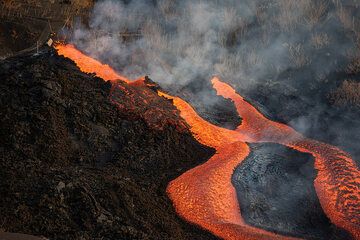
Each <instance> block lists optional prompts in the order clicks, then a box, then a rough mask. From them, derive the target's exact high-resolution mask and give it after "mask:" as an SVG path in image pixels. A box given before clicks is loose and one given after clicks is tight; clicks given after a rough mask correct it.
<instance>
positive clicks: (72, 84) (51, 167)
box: [0, 50, 214, 239]
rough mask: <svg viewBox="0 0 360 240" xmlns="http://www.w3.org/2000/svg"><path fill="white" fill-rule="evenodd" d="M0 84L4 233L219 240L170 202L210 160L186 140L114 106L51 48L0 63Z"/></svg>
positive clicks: (103, 88) (101, 87)
mask: <svg viewBox="0 0 360 240" xmlns="http://www.w3.org/2000/svg"><path fill="white" fill-rule="evenodd" d="M0 80H1V81H0V103H1V112H0V196H1V198H0V212H1V219H0V221H1V222H0V226H1V228H2V229H3V230H4V231H8V232H19V233H27V234H32V235H37V236H44V237H47V238H51V239H213V238H214V237H213V236H212V235H211V234H209V233H207V232H205V231H203V230H201V229H199V228H197V227H195V226H192V225H191V224H189V223H186V222H185V221H184V220H182V219H181V218H180V217H178V215H177V214H176V212H175V210H174V208H173V206H172V204H171V201H170V200H169V199H168V197H167V195H166V186H167V184H168V183H169V181H171V180H172V179H174V178H176V177H177V176H179V175H180V174H181V173H183V172H185V171H186V170H188V169H191V168H193V167H195V166H196V165H198V164H200V163H201V162H202V161H205V160H207V159H208V158H209V157H210V156H211V154H213V151H212V150H211V149H209V148H206V147H204V146H202V145H200V144H199V143H197V142H196V141H195V140H194V138H193V137H192V136H191V135H190V134H189V133H188V132H184V131H182V132H181V131H178V130H177V129H176V126H174V125H172V124H168V125H165V126H164V128H163V129H162V130H159V129H156V128H153V127H151V126H150V125H149V124H147V123H146V122H145V121H144V119H143V118H142V117H141V116H136V113H134V114H132V112H131V110H130V109H120V108H118V107H117V106H116V105H115V104H113V103H112V102H111V101H110V99H109V94H110V90H111V84H110V83H108V82H105V81H103V80H102V79H100V78H97V77H94V76H92V75H88V74H84V73H82V72H81V71H79V69H78V68H77V67H76V66H75V65H74V64H73V62H71V61H70V60H66V59H64V58H62V57H59V56H57V54H56V53H54V52H53V51H52V50H47V51H45V52H42V53H40V54H39V55H27V56H21V57H16V58H9V59H7V60H4V61H2V62H0ZM124 86H125V87H126V85H124ZM153 94H156V93H155V92H154V93H153ZM133 97H136V96H133ZM121 100H123V101H125V100H126V98H121V94H118V95H117V101H121ZM135 102H136V101H135ZM159 102H160V103H161V104H158V105H159V106H158V107H159V108H162V109H163V112H166V109H172V111H173V112H172V113H171V114H175V113H176V109H175V108H174V107H173V106H172V104H171V103H170V102H168V101H159ZM162 105H164V107H163V106H162ZM174 116H176V114H175V115H174ZM175 120H176V119H175ZM178 120H179V119H178ZM179 121H180V120H179ZM173 123H174V124H176V121H175V122H173Z"/></svg>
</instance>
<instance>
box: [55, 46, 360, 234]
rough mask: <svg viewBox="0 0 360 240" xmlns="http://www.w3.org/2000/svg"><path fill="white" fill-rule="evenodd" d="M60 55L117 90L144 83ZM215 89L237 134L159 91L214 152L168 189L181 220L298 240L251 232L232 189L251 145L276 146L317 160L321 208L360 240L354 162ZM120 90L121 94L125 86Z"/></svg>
mask: <svg viewBox="0 0 360 240" xmlns="http://www.w3.org/2000/svg"><path fill="white" fill-rule="evenodd" d="M56 49H57V50H58V53H59V55H63V56H65V57H68V58H70V59H72V60H73V61H75V63H76V64H77V65H78V67H79V68H80V69H81V70H82V71H84V72H88V73H92V72H95V73H96V75H97V76H99V77H101V78H103V79H104V80H110V81H112V82H113V84H115V85H116V84H117V83H116V82H117V80H121V81H123V82H125V83H129V84H133V85H139V81H140V82H141V80H138V81H137V82H135V84H134V83H130V81H129V80H128V79H127V78H126V77H123V76H121V75H119V74H117V73H116V72H115V71H114V70H113V69H111V68H110V67H109V66H108V65H103V64H101V63H100V62H98V61H96V60H94V59H92V58H90V57H88V56H86V55H84V54H82V53H81V52H80V51H78V50H76V48H75V47H74V46H72V45H58V46H56ZM212 84H213V87H214V88H215V90H216V91H217V93H218V95H220V96H223V97H224V98H228V99H230V100H232V101H233V103H234V104H235V107H236V110H237V112H238V114H239V116H240V117H241V118H242V123H241V125H240V126H238V127H237V128H236V129H235V130H229V129H224V128H221V127H218V126H215V125H213V124H211V123H209V122H207V121H205V120H204V119H202V118H201V117H200V116H199V115H198V114H197V113H196V112H195V110H194V109H193V108H192V107H191V106H190V105H189V104H188V103H187V102H185V101H184V100H182V99H181V98H178V97H173V96H170V95H168V94H166V93H163V92H161V91H158V94H159V96H162V97H164V98H166V99H170V100H172V101H173V104H174V105H175V106H176V108H177V109H178V110H179V111H180V116H181V117H182V118H183V119H184V120H185V122H186V123H184V126H181V128H183V127H186V125H187V126H189V127H190V131H191V132H192V134H193V135H194V137H195V138H196V139H197V140H198V141H199V142H200V143H202V144H204V145H207V146H210V147H213V148H214V149H215V150H216V154H215V155H214V156H213V157H211V158H210V159H209V160H208V161H207V162H206V163H205V164H202V165H200V166H197V167H195V168H193V169H191V170H189V171H187V172H186V173H184V174H183V175H181V176H180V177H178V178H177V179H175V180H173V181H172V182H170V183H169V185H168V188H167V192H168V195H169V197H170V199H171V200H172V201H173V204H174V206H175V208H176V211H177V212H178V214H179V215H181V216H182V217H183V218H184V219H186V220H187V221H189V222H192V223H194V224H197V225H199V226H201V227H203V228H205V229H207V230H209V231H211V232H212V233H214V234H215V235H217V236H219V237H221V238H224V239H295V238H293V237H287V236H282V235H278V234H275V233H272V232H269V231H266V230H263V229H259V228H256V227H252V226H249V225H248V224H247V223H246V222H245V221H244V219H243V218H242V216H241V213H240V208H239V204H241V203H239V202H238V200H237V197H236V191H235V188H234V187H233V185H232V184H231V177H232V174H233V171H234V169H235V168H236V167H237V166H238V165H239V164H240V163H241V162H242V161H243V160H244V159H245V158H246V157H247V156H248V154H249V152H250V148H249V146H248V145H247V142H249V143H259V142H272V143H278V144H282V145H285V146H288V147H290V148H292V149H295V150H298V151H300V152H304V153H309V154H311V155H312V156H313V157H314V158H315V168H316V170H317V172H318V174H317V176H316V179H315V181H314V186H315V190H316V193H317V195H318V198H319V201H320V204H321V207H322V208H323V210H324V212H325V214H326V215H327V216H328V218H329V219H330V220H331V222H332V223H334V224H335V225H336V226H338V227H340V228H343V229H345V230H346V231H348V232H349V233H350V234H351V235H352V237H353V238H354V239H360V214H359V213H360V201H359V200H360V171H359V169H358V168H357V166H356V164H355V162H354V161H353V160H352V159H351V157H350V156H349V155H348V154H347V153H345V152H343V151H342V150H340V149H338V148H336V147H334V146H331V145H328V144H325V143H321V142H318V141H315V140H312V139H307V138H305V137H304V136H302V135H301V134H299V133H298V132H296V131H295V130H294V129H292V128H290V127H288V126H287V125H285V124H281V123H277V122H274V121H271V120H269V119H267V118H266V117H264V116H263V115H262V114H261V113H260V112H258V111H257V110H256V109H255V108H254V107H253V106H252V105H251V104H249V103H248V102H247V101H245V100H244V99H243V98H242V97H241V96H240V95H239V94H237V93H236V92H235V90H234V89H233V88H232V87H230V86H229V85H227V84H226V83H224V82H222V81H220V79H219V78H217V77H214V78H213V79H212ZM140 85H141V84H140ZM118 86H120V88H121V84H120V85H118ZM134 93H136V91H134ZM111 99H112V100H114V102H115V104H121V103H116V98H112V97H111ZM144 100H145V99H144ZM145 103H146V102H145ZM150 118H151V117H150Z"/></svg>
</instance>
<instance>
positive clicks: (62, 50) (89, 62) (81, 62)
mask: <svg viewBox="0 0 360 240" xmlns="http://www.w3.org/2000/svg"><path fill="white" fill-rule="evenodd" d="M55 49H56V50H57V52H58V54H59V55H62V56H64V57H67V58H70V59H71V60H73V61H74V62H75V63H76V65H77V66H78V67H79V68H80V70H81V71H83V72H85V73H96V76H98V77H100V78H102V79H104V80H108V81H115V80H122V81H124V82H129V80H128V79H127V78H126V77H124V76H121V75H119V74H118V73H116V72H115V71H114V69H112V68H111V67H110V66H109V65H107V64H102V63H101V62H99V61H97V60H95V59H93V58H91V57H88V56H86V55H85V54H83V53H82V52H80V51H79V50H77V49H76V48H75V46H74V45H71V44H66V45H64V44H58V45H56V46H55Z"/></svg>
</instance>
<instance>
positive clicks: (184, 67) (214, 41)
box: [71, 0, 360, 158]
mask: <svg viewBox="0 0 360 240" xmlns="http://www.w3.org/2000/svg"><path fill="white" fill-rule="evenodd" d="M125 2H126V3H125ZM265 3H266V4H265ZM343 29H344V26H343V25H342V24H341V23H340V21H339V17H338V12H337V8H336V6H335V5H334V3H333V2H330V1H312V0H299V1H285V0H284V1H263V0H256V1H253V0H242V1H236V0H223V1H220V0H206V1H205V0H197V1H192V0H181V1H180V0H157V1H155V0H153V1H146V0H132V1H115V0H105V1H99V2H97V3H96V4H95V7H94V9H93V12H92V14H91V18H90V22H89V26H84V25H82V24H81V23H78V24H77V25H76V26H75V28H74V31H73V32H72V34H71V41H72V42H73V43H74V44H75V45H76V46H77V47H78V48H79V49H81V50H82V51H84V52H86V53H87V54H89V55H91V56H92V57H95V58H97V59H99V60H102V61H103V62H106V63H108V64H110V65H111V66H113V67H114V68H116V69H117V70H118V71H119V72H120V73H122V74H123V75H125V76H129V77H130V78H133V79H136V78H138V77H139V76H143V75H145V74H146V75H149V76H150V78H152V79H154V80H155V81H156V82H158V83H159V84H160V85H161V86H162V87H164V88H165V89H170V88H171V89H172V90H174V89H176V87H182V86H185V85H187V84H189V83H191V82H193V81H197V80H199V79H206V80H207V79H210V78H211V76H213V75H218V76H220V77H221V78H222V79H224V80H225V81H227V82H229V83H231V84H232V85H233V86H234V87H235V88H237V89H238V90H239V91H242V92H243V93H245V95H246V93H247V92H251V91H256V90H255V89H256V88H257V87H258V86H264V87H266V88H268V89H269V92H271V91H273V89H278V91H279V92H280V91H281V94H282V95H284V96H293V95H297V96H300V100H301V101H303V102H305V103H306V102H309V101H313V100H314V99H311V100H309V99H308V97H307V96H306V95H305V94H301V93H299V89H304V90H305V91H306V92H307V94H308V95H309V92H311V91H312V89H315V88H316V86H320V85H323V86H326V87H327V88H334V87H335V86H336V84H337V82H338V81H335V80H334V79H331V78H332V76H333V75H335V74H336V71H337V70H338V69H343V68H344V67H345V66H346V63H345V62H346V59H347V57H348V54H349V52H351V51H353V50H354V47H355V46H354V43H353V42H352V41H350V40H349V39H348V38H346V37H344V36H343V35H344V34H345V33H344V30H343ZM129 32H130V33H139V35H138V36H136V37H133V38H132V39H131V40H129V39H127V37H124V35H121V34H119V33H129ZM339 36H340V37H339ZM290 71H293V72H292V73H291V75H288V74H289V72H290ZM324 92H326V90H325V91H324ZM316 94H317V93H316ZM198 95H199V96H200V97H201V98H203V99H204V102H207V104H211V102H212V101H215V100H213V99H211V101H209V97H208V94H207V92H206V91H203V90H201V89H199V91H198ZM319 95H321V94H319ZM323 97H324V96H319V98H323ZM253 100H256V99H253ZM286 104H287V103H286V102H284V105H286ZM309 106H310V107H309ZM309 106H308V107H307V108H306V113H305V112H304V114H300V115H299V114H297V115H295V116H294V118H291V119H286V121H288V122H290V124H291V125H292V126H293V127H295V128H296V129H298V130H299V131H301V132H302V133H305V134H307V133H311V134H314V129H315V131H316V129H318V128H317V125H316V124H317V122H318V121H317V119H319V118H320V117H321V116H320V113H322V112H323V111H322V109H324V108H326V106H323V104H318V103H314V104H309ZM291 107H299V106H291ZM353 125H354V124H353ZM340 129H342V130H341V131H342V132H343V135H344V136H346V137H343V138H341V139H340V140H336V139H335V140H334V142H335V143H336V144H339V145H347V144H348V145H351V148H354V149H357V147H356V146H354V144H353V143H356V142H357V139H356V138H355V139H350V138H352V135H353V133H354V132H360V129H359V127H356V126H355V125H354V126H353V127H351V129H347V130H344V128H343V127H342V123H339V124H338V126H337V124H334V126H333V127H332V128H331V129H328V131H329V132H328V133H327V135H326V137H329V136H332V138H335V137H336V136H337V135H338V133H339V130H340ZM316 134H317V133H316ZM316 134H314V135H316ZM319 134H324V133H323V132H319ZM344 141H348V143H345V144H344ZM355 158H356V157H355Z"/></svg>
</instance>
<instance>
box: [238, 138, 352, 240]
mask: <svg viewBox="0 0 360 240" xmlns="http://www.w3.org/2000/svg"><path fill="white" fill-rule="evenodd" d="M250 147H251V153H250V154H249V156H248V157H247V158H246V159H245V160H244V161H243V162H242V163H241V164H240V165H239V166H238V167H237V168H236V169H235V171H234V174H233V177H232V183H233V185H234V187H235V189H236V192H237V197H238V200H239V202H240V207H241V214H242V216H243V218H244V220H245V221H246V222H247V223H248V224H250V225H252V226H255V227H259V228H262V229H265V230H268V231H272V232H275V233H280V234H284V235H288V236H295V237H301V238H305V239H321V240H330V239H333V240H335V239H339V240H340V239H341V240H345V239H351V237H350V236H349V234H347V233H346V232H345V231H343V230H341V229H339V228H337V227H336V226H335V225H333V224H331V222H330V220H329V219H328V218H327V216H326V215H325V213H324V212H323V210H322V208H321V206H320V203H319V200H318V198H317V195H316V192H315V188H314V185H313V181H314V179H315V177H316V170H315V169H314V158H313V157H312V156H311V155H310V154H305V153H301V152H298V151H296V150H293V149H291V148H288V147H285V146H282V145H280V144H273V143H262V144H250Z"/></svg>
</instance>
